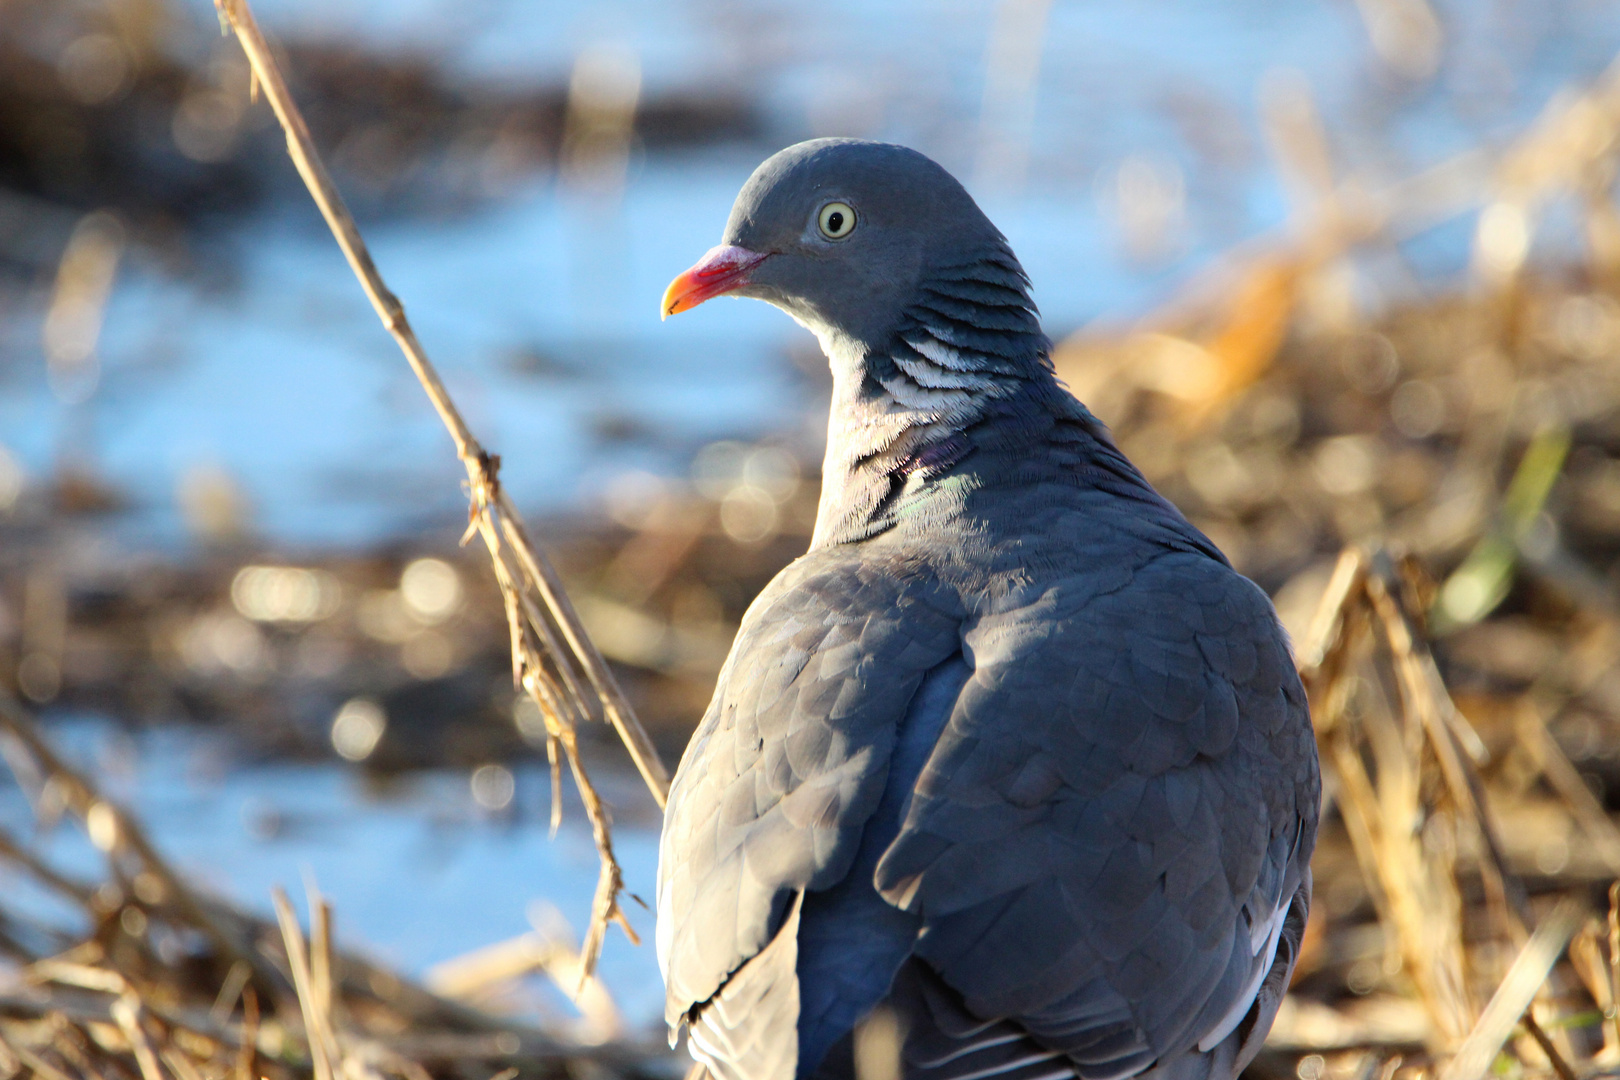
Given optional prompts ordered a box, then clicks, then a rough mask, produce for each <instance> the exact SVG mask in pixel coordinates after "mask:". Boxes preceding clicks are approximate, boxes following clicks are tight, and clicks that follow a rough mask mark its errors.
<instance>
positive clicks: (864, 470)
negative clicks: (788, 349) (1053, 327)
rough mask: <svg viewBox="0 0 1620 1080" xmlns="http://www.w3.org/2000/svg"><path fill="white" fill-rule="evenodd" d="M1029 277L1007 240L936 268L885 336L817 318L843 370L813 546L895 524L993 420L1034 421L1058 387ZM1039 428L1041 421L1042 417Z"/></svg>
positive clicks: (837, 377) (836, 383) (837, 375)
mask: <svg viewBox="0 0 1620 1080" xmlns="http://www.w3.org/2000/svg"><path fill="white" fill-rule="evenodd" d="M1028 289H1029V279H1028V278H1027V277H1026V276H1025V274H1024V271H1023V269H1022V267H1020V266H1019V265H1018V261H1017V259H1015V258H1014V257H1013V255H1012V252H1011V251H1009V250H1007V249H1006V248H1005V247H1003V246H998V247H996V248H993V249H991V250H990V251H989V252H987V253H986V254H984V255H983V256H981V257H980V258H977V259H974V260H972V261H970V262H964V263H961V264H959V265H951V266H946V267H941V268H937V269H935V270H934V271H933V272H932V273H931V274H930V275H929V277H928V278H927V279H926V280H924V281H923V282H922V283H921V284H920V285H919V286H918V287H917V290H916V292H915V294H914V296H913V298H912V301H911V303H910V304H909V305H908V306H907V307H906V308H905V310H904V311H903V313H902V314H901V317H900V319H899V321H898V323H897V324H896V325H895V326H894V327H893V328H892V330H891V331H890V332H889V333H887V335H886V336H885V337H884V338H883V340H881V341H876V342H865V341H858V340H855V339H853V338H851V337H848V336H845V335H843V334H841V333H840V332H839V331H838V330H837V329H836V328H825V327H816V328H813V329H816V330H817V335H818V337H820V338H821V342H822V347H823V349H824V350H825V351H826V353H827V356H828V359H829V361H830V362H831V365H832V370H833V400H832V411H831V416H830V417H829V422H828V427H827V456H826V460H825V461H824V463H823V466H822V492H821V504H820V506H819V508H818V511H817V515H816V530H815V535H814V537H813V539H812V541H811V546H812V547H823V546H826V545H828V544H833V543H840V542H847V541H851V540H859V539H864V538H865V537H867V536H871V535H873V534H875V533H877V532H881V531H882V530H883V529H885V528H887V527H888V525H889V524H891V523H892V521H893V516H894V513H895V511H896V510H897V509H898V507H899V506H900V504H901V503H902V502H904V501H905V500H906V499H907V498H911V497H915V496H916V495H918V494H921V493H922V490H923V489H924V488H926V486H927V485H928V484H929V482H930V481H932V480H935V479H938V478H939V477H941V476H943V475H945V474H946V473H948V472H949V471H951V470H952V469H953V468H954V467H955V466H957V465H958V463H960V462H962V461H963V460H964V459H965V458H967V457H969V456H970V455H971V454H972V453H973V452H974V451H975V449H977V448H978V444H979V442H980V441H982V438H981V437H982V435H983V433H984V429H985V428H986V427H987V426H988V425H994V426H997V427H1000V428H1007V427H1009V426H1013V425H1018V424H1020V423H1029V422H1030V421H1032V420H1034V419H1035V417H1036V415H1038V414H1040V413H1043V412H1046V411H1047V408H1048V406H1049V405H1051V404H1052V403H1053V402H1054V401H1055V400H1056V399H1059V398H1061V399H1067V400H1068V401H1069V402H1071V403H1072V399H1069V398H1068V395H1067V394H1066V393H1065V392H1064V391H1063V390H1062V389H1061V388H1060V387H1059V386H1058V384H1057V382H1056V380H1055V378H1054V377H1053V375H1052V368H1051V361H1050V359H1049V356H1048V352H1049V349H1050V344H1049V342H1048V341H1047V339H1046V337H1045V335H1044V334H1042V332H1041V328H1040V322H1039V319H1038V316H1037V314H1036V310H1035V305H1034V303H1033V302H1032V301H1031V300H1030V298H1029V292H1028ZM1030 426H1031V427H1039V426H1040V425H1039V424H1038V423H1037V424H1031V425H1030Z"/></svg>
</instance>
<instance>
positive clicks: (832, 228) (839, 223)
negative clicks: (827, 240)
mask: <svg viewBox="0 0 1620 1080" xmlns="http://www.w3.org/2000/svg"><path fill="white" fill-rule="evenodd" d="M843 228H844V215H843V212H842V211H839V210H834V211H833V212H832V214H831V215H829V216H828V218H827V231H828V232H842V231H843Z"/></svg>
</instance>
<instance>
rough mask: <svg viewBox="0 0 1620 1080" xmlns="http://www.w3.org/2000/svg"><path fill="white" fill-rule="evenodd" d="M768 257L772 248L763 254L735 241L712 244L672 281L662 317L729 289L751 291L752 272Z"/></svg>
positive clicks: (688, 309) (688, 308)
mask: <svg viewBox="0 0 1620 1080" xmlns="http://www.w3.org/2000/svg"><path fill="white" fill-rule="evenodd" d="M769 257H770V253H769V252H766V253H764V254H761V253H760V252H757V251H750V250H748V249H747V248H745V247H738V246H737V245H735V244H722V245H720V246H719V247H716V248H710V249H709V251H708V252H707V253H706V254H705V255H704V256H703V258H701V259H699V260H698V261H697V264H696V265H694V266H693V267H692V268H691V269H690V270H687V271H686V272H685V273H683V274H680V275H678V276H677V277H676V278H675V280H674V281H672V282H670V283H669V288H667V289H665V290H664V302H663V305H662V307H661V308H660V309H659V312H660V316H659V317H660V318H665V319H667V318H669V317H670V316H671V315H679V314H680V313H681V312H683V311H690V310H691V309H692V308H695V307H697V306H698V305H699V304H701V303H703V302H704V301H705V300H712V299H713V298H714V297H716V296H724V295H726V294H728V293H730V294H740V295H744V296H746V295H748V289H747V287H748V285H749V284H750V281H749V275H750V274H751V273H752V272H753V270H754V268H755V267H757V266H759V264H760V263H762V262H764V261H765V260H766V259H768V258H769Z"/></svg>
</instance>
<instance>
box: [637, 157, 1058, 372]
mask: <svg viewBox="0 0 1620 1080" xmlns="http://www.w3.org/2000/svg"><path fill="white" fill-rule="evenodd" d="M985 257H991V258H993V259H995V261H997V262H1000V263H1006V264H1011V266H1012V267H1014V268H1016V265H1017V264H1016V261H1015V260H1013V258H1012V253H1011V251H1010V250H1009V249H1008V248H1007V242H1006V240H1005V238H1004V237H1002V235H1001V233H1000V232H998V231H997V230H996V228H995V226H994V225H992V224H990V221H989V219H988V218H986V217H985V216H984V214H983V212H982V211H980V209H979V208H978V206H977V205H976V204H975V203H974V201H973V199H972V197H971V196H970V195H968V193H967V191H965V190H964V189H963V187H962V185H961V184H959V183H958V182H957V181H956V179H955V178H954V177H953V176H951V174H950V173H948V172H946V171H945V170H944V169H943V168H941V167H940V166H939V165H937V164H935V163H934V162H933V161H932V160H930V159H929V158H927V157H925V156H923V155H922V154H919V153H918V152H917V151H915V150H910V149H907V148H906V147H903V146H894V145H891V144H888V143H875V142H865V141H862V140H858V139H814V140H811V141H809V142H803V143H799V144H798V145H797V146H790V147H788V148H787V149H786V150H783V151H781V152H780V153H778V154H776V155H774V156H772V157H771V158H769V159H768V160H766V161H765V163H764V164H762V165H760V166H759V168H757V169H755V170H754V174H753V176H751V177H749V178H748V182H747V183H746V184H744V185H743V188H742V191H741V192H740V193H739V194H738V196H737V201H736V203H735V204H734V205H733V206H732V208H731V218H730V220H729V221H727V223H726V230H725V234H724V236H723V237H722V239H721V243H720V245H719V246H718V247H715V248H713V249H712V250H710V251H709V252H708V253H707V254H706V255H704V257H703V258H702V259H701V260H700V261H699V262H698V263H697V265H695V266H693V267H692V268H691V269H690V270H688V271H686V272H685V273H684V274H681V275H680V276H679V277H677V278H676V279H675V280H674V281H673V282H671V283H670V286H669V289H668V291H667V292H666V293H665V294H664V303H663V315H664V316H666V317H667V316H669V315H674V314H677V313H678V312H682V311H686V310H688V309H690V308H693V307H696V306H697V305H698V304H701V303H703V302H704V301H705V300H708V299H710V298H712V297H715V296H721V295H732V296H747V297H753V298H755V299H758V300H764V301H766V302H767V303H770V304H774V305H775V306H777V307H779V308H781V309H782V310H784V311H786V312H787V313H788V314H789V315H791V316H793V317H794V318H795V319H796V320H798V321H799V322H800V323H802V324H804V325H805V326H806V327H808V328H809V329H810V330H812V331H814V332H815V333H816V334H817V336H818V337H821V338H822V340H823V341H824V342H826V341H828V340H829V339H831V340H838V339H844V340H847V341H852V342H855V343H858V344H859V345H862V346H866V347H871V346H872V345H874V344H876V343H880V342H881V341H882V340H883V339H884V337H885V336H886V335H888V334H890V333H892V332H893V331H894V330H895V328H896V326H897V325H898V323H899V322H900V320H901V316H902V313H903V311H904V309H905V308H906V306H907V305H908V304H910V303H911V302H912V301H913V300H914V299H915V297H916V294H917V292H918V290H919V289H920V288H921V287H922V285H923V284H924V283H925V282H927V281H928V280H929V279H930V278H931V277H933V276H935V275H936V274H938V273H939V272H942V271H949V269H950V268H952V267H959V266H962V265H966V264H971V263H973V262H975V261H977V260H980V259H983V258H985ZM1016 276H1017V278H1018V279H1020V280H1018V281H1017V282H1016V284H1017V285H1018V286H1019V291H1020V292H1021V291H1022V286H1023V285H1024V284H1026V283H1025V282H1024V281H1023V280H1022V277H1023V275H1022V271H1017V273H1016Z"/></svg>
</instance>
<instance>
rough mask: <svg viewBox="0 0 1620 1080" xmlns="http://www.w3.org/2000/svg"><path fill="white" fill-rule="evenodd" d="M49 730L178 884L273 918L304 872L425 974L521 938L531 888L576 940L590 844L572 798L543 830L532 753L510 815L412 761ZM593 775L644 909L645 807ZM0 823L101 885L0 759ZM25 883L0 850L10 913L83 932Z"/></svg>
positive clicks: (544, 805)
mask: <svg viewBox="0 0 1620 1080" xmlns="http://www.w3.org/2000/svg"><path fill="white" fill-rule="evenodd" d="M51 737H52V739H53V741H54V742H55V743H56V744H57V746H58V747H59V749H61V750H62V751H63V752H64V755H65V756H66V757H67V758H68V759H69V760H70V762H72V763H73V764H74V765H75V766H77V767H78V768H80V769H82V770H84V771H86V772H87V773H89V774H91V775H93V776H94V777H95V781H96V783H97V784H98V785H99V786H100V788H101V790H102V792H103V794H104V795H106V796H108V797H111V798H113V799H114V800H115V801H117V802H119V803H121V804H122V805H125V806H127V807H129V808H132V809H133V810H134V811H135V812H136V814H137V816H138V817H139V819H140V820H141V821H142V823H143V824H144V825H145V827H146V829H147V831H148V834H149V835H150V837H151V839H152V840H153V842H154V843H155V844H156V846H157V847H158V849H159V851H160V852H162V853H163V854H164V855H165V856H166V857H167V858H168V859H169V860H170V861H171V862H172V864H173V865H174V866H175V868H176V869H177V870H179V871H180V872H181V873H182V874H183V875H184V876H185V877H186V878H187V879H188V880H190V881H192V882H194V883H196V885H198V886H199V887H200V888H202V889H204V890H207V891H209V892H212V893H214V894H216V895H219V896H223V897H225V898H227V899H229V900H231V901H233V902H235V903H237V904H238V905H241V906H242V907H244V908H246V909H248V910H251V911H255V912H258V913H260V914H261V915H264V916H266V917H272V915H273V913H272V909H271V905H270V893H271V889H272V888H273V887H275V886H277V885H279V886H281V887H283V888H285V889H286V890H287V892H288V893H289V894H290V895H291V896H292V897H293V898H294V899H295V900H296V902H297V905H298V907H299V908H300V910H302V908H303V906H304V901H303V898H304V890H305V883H306V882H308V881H313V882H315V883H316V884H317V885H318V886H319V888H320V890H321V892H322V893H323V894H325V895H326V896H327V897H328V898H330V899H331V900H332V902H333V906H334V910H335V913H336V927H337V934H338V940H339V943H340V945H341V946H342V947H344V948H347V949H357V950H358V951H360V952H361V953H362V954H364V955H368V956H370V957H372V958H374V959H377V960H380V961H382V962H384V963H385V964H387V965H389V966H390V967H392V968H394V969H395V970H399V971H403V972H405V973H407V974H410V975H413V976H421V975H422V974H423V973H424V972H425V971H426V970H427V969H428V968H430V967H431V966H432V965H433V964H436V963H438V962H440V961H443V960H446V959H449V958H451V957H454V956H458V955H460V954H462V953H464V952H467V951H469V950H472V949H476V948H478V947H480V946H484V945H488V944H491V943H492V942H496V941H501V940H504V939H506V938H511V937H516V936H518V935H520V934H524V933H527V932H528V931H530V930H531V929H533V926H532V924H531V921H530V917H529V916H530V909H531V906H532V905H534V904H535V903H536V902H537V901H543V902H545V903H548V904H552V905H555V907H556V908H557V909H558V910H559V911H560V912H561V913H562V915H563V916H564V918H566V919H567V921H568V923H569V924H571V926H572V927H573V931H574V934H575V935H576V936H575V941H576V943H577V941H578V935H579V934H580V933H582V932H583V930H584V928H585V925H586V922H587V920H588V919H589V916H590V907H591V898H592V894H593V892H594V889H595V887H596V874H597V866H598V863H597V856H596V849H595V847H594V846H593V845H592V841H591V834H590V830H589V828H588V826H587V824H586V822H585V820H584V816H583V813H582V812H581V811H580V809H579V806H578V803H577V800H573V799H569V800H568V801H567V802H565V807H566V816H565V818H564V824H563V827H562V829H561V830H560V831H559V833H558V835H557V838H556V839H555V840H551V839H548V833H549V827H548V815H549V799H550V786H549V779H548V777H547V776H546V775H545V769H544V767H543V766H542V767H538V768H529V767H519V768H517V770H516V774H517V794H516V796H515V799H514V801H513V805H512V808H511V810H510V811H509V812H506V813H503V814H500V815H498V816H492V815H491V814H489V813H487V812H485V811H484V810H482V809H481V808H480V807H479V805H478V804H477V803H476V802H475V801H474V799H473V797H472V794H471V787H470V784H469V782H468V775H467V774H466V773H463V772H450V771H438V772H424V773H418V774H413V775H411V776H409V777H406V778H404V779H402V780H398V781H395V782H393V783H392V784H390V785H389V786H388V787H386V788H378V787H377V786H375V785H373V784H368V783H367V782H366V780H365V778H364V776H363V775H362V774H361V773H359V772H358V771H357V770H354V769H351V768H348V767H346V766H343V765H340V764H338V763H332V764H324V765H308V764H270V765H266V764H256V765H255V764H245V763H240V762H237V761H235V760H234V758H233V752H232V748H231V746H230V744H229V742H228V741H226V740H224V739H222V738H221V737H219V736H217V735H213V734H209V733H205V732H201V731H197V730H193V729H186V728H175V729H167V730H161V731H157V732H153V733H148V734H143V735H141V736H138V737H133V738H132V737H131V736H129V735H127V734H124V733H123V732H121V731H120V730H119V729H117V728H115V727H113V726H111V725H106V724H101V723H96V722H92V721H86V720H80V721H74V722H69V723H66V724H56V725H52V728H51ZM595 771H596V774H597V776H596V779H597V783H598V787H599V788H600V789H601V791H602V793H603V796H604V798H606V799H608V801H609V802H610V803H611V804H612V805H613V806H614V808H615V815H616V822H617V828H616V832H615V848H616V851H617V854H618V857H619V860H620V862H621V864H622V866H623V868H624V872H625V884H626V887H627V888H628V889H629V890H630V891H631V892H633V893H635V894H637V895H638V896H641V897H643V898H645V899H646V900H647V901H648V903H649V904H650V903H651V900H652V896H653V871H654V868H655V867H656V865H657V859H658V852H657V830H656V826H655V822H656V820H657V813H658V810H657V807H656V806H655V805H654V804H653V802H652V798H651V796H649V795H648V794H647V793H646V791H645V789H643V788H641V787H640V781H639V779H637V778H636V777H634V776H633V775H629V774H627V773H626V774H620V773H616V772H615V771H614V770H612V769H603V768H598V769H597V770H595ZM0 830H4V831H5V832H6V833H7V834H9V835H11V836H13V837H19V838H26V837H30V836H34V838H35V843H36V844H37V846H38V848H39V850H40V851H41V852H43V853H44V854H45V855H46V856H47V857H48V858H49V859H50V861H51V862H52V863H53V864H54V865H56V866H58V867H59V868H61V869H63V870H64V871H66V872H67V873H69V875H70V876H74V877H77V878H79V879H80V880H85V881H90V882H97V881H100V880H101V875H102V873H103V863H102V856H101V854H100V853H99V852H98V851H97V850H96V849H95V848H94V847H92V846H91V844H90V843H89V840H88V839H87V838H86V837H85V835H84V834H83V832H82V831H80V829H79V828H78V827H77V826H76V825H73V824H62V825H59V826H58V827H57V828H56V829H54V830H53V831H52V832H50V833H48V834H44V835H38V836H35V834H34V819H33V813H32V811H31V810H30V809H29V806H28V802H27V800H26V799H25V798H24V796H23V793H22V791H21V790H20V789H19V788H18V787H17V786H16V785H15V783H13V782H12V777H11V775H10V773H8V772H5V771H4V770H3V769H0ZM28 880H29V879H25V878H24V876H23V875H21V874H20V873H19V872H18V871H17V870H16V869H15V868H14V867H13V866H12V865H11V864H9V863H7V862H6V861H4V860H0V895H4V896H5V897H6V907H7V909H8V911H17V910H24V911H27V912H29V913H32V914H34V915H36V916H37V917H40V918H43V919H46V920H48V921H50V922H53V923H55V924H57V925H61V926H63V927H64V928H66V929H69V930H70V931H71V930H74V929H78V930H80V931H81V932H82V929H83V928H82V927H76V926H75V915H74V914H73V913H71V912H67V911H64V910H62V909H60V908H59V906H57V905H55V904H53V903H52V902H51V898H50V897H49V896H46V895H43V894H39V893H37V892H35V891H34V890H33V889H31V888H27V887H26V886H27V884H28ZM625 913H626V915H627V916H628V918H629V919H630V923H631V925H632V926H633V927H635V929H636V931H637V933H638V934H639V935H640V936H641V937H642V939H643V941H644V942H646V943H647V944H645V945H644V946H642V947H640V948H637V947H635V946H632V945H631V944H630V943H629V942H628V941H627V940H626V939H625V937H624V935H623V934H622V933H620V932H619V930H618V929H617V928H612V929H610V931H609V933H608V937H607V943H606V945H605V947H604V950H603V954H602V961H601V967H600V971H601V975H602V979H603V981H604V983H605V984H606V985H607V986H608V988H609V991H610V992H611V994H612V996H613V998H614V1000H615V1002H616V1003H617V1004H618V1006H619V1008H620V1010H621V1012H622V1013H623V1015H624V1017H625V1019H626V1022H627V1025H629V1026H630V1028H631V1033H632V1034H642V1035H646V1034H656V1033H655V1032H654V1031H653V1028H654V1026H655V1025H656V1024H658V1023H660V1022H661V1020H662V1016H663V987H662V984H661V983H660V982H659V977H658V966H657V963H656V961H655V959H654V958H653V955H652V947H651V941H652V916H651V914H650V913H649V912H648V911H646V910H645V909H643V908H642V907H640V906H639V905H638V904H636V903H635V902H634V901H632V900H628V899H627V900H626V901H625ZM3 974H4V973H3V970H0V976H3ZM537 1000H538V1001H540V1002H542V1003H543V1004H545V1005H548V1006H550V1007H552V1008H554V1009H555V1010H556V1015H557V1016H558V1017H560V1018H562V1019H563V1020H564V1022H566V1020H567V1019H568V1018H569V1017H570V1015H571V1013H570V1010H569V1008H568V1006H567V1005H566V1004H565V1003H564V1001H563V999H562V998H561V997H560V996H557V995H556V994H554V993H553V994H546V995H541V996H539V997H538V998H537ZM529 1019H531V1020H532V1019H533V1017H532V1016H531V1017H529Z"/></svg>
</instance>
